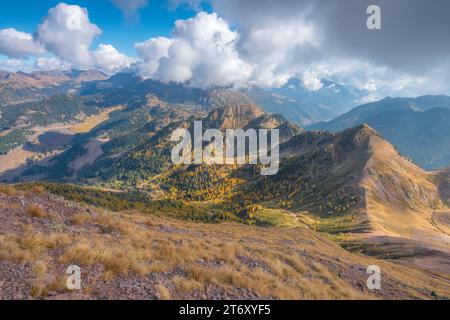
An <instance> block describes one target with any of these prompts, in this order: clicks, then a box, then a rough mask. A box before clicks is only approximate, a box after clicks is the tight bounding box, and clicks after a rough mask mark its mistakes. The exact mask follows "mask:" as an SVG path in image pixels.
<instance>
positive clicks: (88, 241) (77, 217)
mask: <svg viewBox="0 0 450 320" xmlns="http://www.w3.org/2000/svg"><path fill="white" fill-rule="evenodd" d="M1 190H2V191H0V217H1V219H2V223H1V224H0V299H33V298H37V299H191V298H193V299H257V298H262V299H361V298H369V299H371V298H375V299H380V298H382V299H415V298H419V299H445V298H449V297H450V277H449V276H448V275H445V274H443V273H438V272H432V271H425V270H422V269H418V268H416V267H413V266H412V265H409V264H406V263H404V262H401V263H396V262H395V261H389V260H381V259H376V258H371V257H367V256H364V255H360V254H356V253H349V252H347V251H345V250H344V249H342V248H341V247H340V246H338V245H337V244H335V243H334V242H332V241H330V240H327V239H326V238H324V237H323V236H321V235H319V234H318V233H316V232H313V231H311V230H309V229H308V228H306V227H295V228H288V227H286V228H280V227H267V228H262V227H255V226H246V225H240V224H232V223H220V224H204V223H192V222H186V221H180V220H175V219H171V218H168V217H165V216H164V214H163V213H161V215H149V214H142V213H139V212H119V213H117V212H110V211H106V210H104V209H99V208H94V207H88V206H81V205H79V204H76V203H73V202H69V201H67V200H64V199H63V198H59V197H56V196H54V195H49V194H47V193H45V192H44V191H43V190H42V189H40V188H38V187H36V188H34V189H31V190H28V191H20V190H17V189H14V188H11V187H2V189H1ZM72 264H76V265H78V266H80V267H81V273H82V289H81V290H79V291H72V292H69V291H68V290H67V289H66V274H65V272H66V269H67V267H68V266H69V265H72ZM369 265H378V266H380V268H381V271H382V275H381V276H382V282H381V283H382V288H381V290H369V289H368V288H367V286H366V281H367V277H368V275H367V274H366V269H367V267H368V266H369Z"/></svg>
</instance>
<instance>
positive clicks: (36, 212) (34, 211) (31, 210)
mask: <svg viewBox="0 0 450 320" xmlns="http://www.w3.org/2000/svg"><path fill="white" fill-rule="evenodd" d="M26 212H27V213H28V214H29V215H30V216H32V217H35V218H47V217H48V216H49V214H48V213H47V212H46V211H45V210H44V209H42V208H41V207H39V206H37V205H31V206H29V207H28V208H27V209H26Z"/></svg>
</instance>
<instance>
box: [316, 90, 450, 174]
mask: <svg viewBox="0 0 450 320" xmlns="http://www.w3.org/2000/svg"><path fill="white" fill-rule="evenodd" d="M363 123H367V124H369V125H370V126H371V127H373V128H374V129H376V130H377V131H378V132H379V133H380V134H381V135H382V136H383V137H385V138H386V139H387V140H388V141H390V142H391V143H392V144H393V145H395V147H396V148H397V149H398V150H399V151H400V153H402V154H403V155H405V156H408V157H409V158H411V159H412V160H413V161H414V162H416V163H417V164H418V165H420V166H421V167H423V168H424V169H427V170H431V169H439V168H442V167H445V166H448V165H449V164H450V97H448V96H422V97H418V98H386V99H383V100H381V101H377V102H373V103H369V104H365V105H362V106H359V107H357V108H354V109H352V110H351V111H349V112H347V113H345V114H343V115H341V116H339V117H337V118H335V119H333V120H331V121H328V122H321V123H316V124H313V125H311V126H308V127H307V129H308V130H330V131H335V132H339V131H342V130H344V129H347V128H351V127H354V126H357V125H360V124H363Z"/></svg>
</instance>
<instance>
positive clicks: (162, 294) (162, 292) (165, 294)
mask: <svg viewBox="0 0 450 320" xmlns="http://www.w3.org/2000/svg"><path fill="white" fill-rule="evenodd" d="M155 289H156V291H157V292H158V295H159V299H160V300H170V292H169V290H167V288H166V287H164V286H163V285H160V284H158V285H156V286H155Z"/></svg>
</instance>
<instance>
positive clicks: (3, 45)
mask: <svg viewBox="0 0 450 320" xmlns="http://www.w3.org/2000/svg"><path fill="white" fill-rule="evenodd" d="M43 52H44V49H43V48H42V46H41V45H40V44H39V43H37V42H36V41H35V40H34V39H33V36H32V35H31V34H29V33H26V32H21V31H17V30H16V29H14V28H8V29H2V30H0V53H2V54H4V55H7V56H8V57H11V58H26V57H29V56H32V55H36V54H41V53H43Z"/></svg>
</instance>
